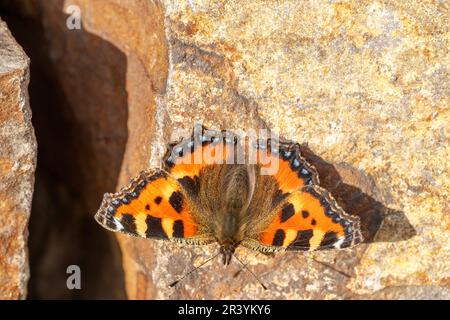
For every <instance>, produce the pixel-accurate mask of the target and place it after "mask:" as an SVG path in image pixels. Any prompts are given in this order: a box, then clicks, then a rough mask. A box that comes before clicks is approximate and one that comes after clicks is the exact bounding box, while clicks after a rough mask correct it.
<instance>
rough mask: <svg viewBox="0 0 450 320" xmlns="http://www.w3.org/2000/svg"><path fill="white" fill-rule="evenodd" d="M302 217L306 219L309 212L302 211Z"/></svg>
mask: <svg viewBox="0 0 450 320" xmlns="http://www.w3.org/2000/svg"><path fill="white" fill-rule="evenodd" d="M302 217H303V218H305V219H306V218H308V217H309V212H308V211H306V210H302Z"/></svg>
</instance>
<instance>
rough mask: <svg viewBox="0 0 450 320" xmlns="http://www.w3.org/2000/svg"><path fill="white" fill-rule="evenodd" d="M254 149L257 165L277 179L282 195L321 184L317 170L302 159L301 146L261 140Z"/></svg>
mask: <svg viewBox="0 0 450 320" xmlns="http://www.w3.org/2000/svg"><path fill="white" fill-rule="evenodd" d="M254 148H255V149H256V163H257V164H258V165H260V167H261V170H266V173H265V174H267V175H271V176H273V177H274V178H275V180H276V181H277V183H278V187H279V189H280V192H281V193H282V194H286V193H290V192H293V191H295V190H297V189H299V188H301V187H303V186H306V185H316V184H318V183H319V178H318V175H317V172H316V170H315V169H314V167H313V166H311V165H310V164H309V163H308V162H307V161H306V160H305V159H304V158H303V157H302V155H301V153H300V145H299V144H297V143H291V142H283V141H278V140H273V139H267V140H259V141H258V142H257V143H256V144H255V145H254ZM261 172H262V173H263V174H264V172H263V171H261Z"/></svg>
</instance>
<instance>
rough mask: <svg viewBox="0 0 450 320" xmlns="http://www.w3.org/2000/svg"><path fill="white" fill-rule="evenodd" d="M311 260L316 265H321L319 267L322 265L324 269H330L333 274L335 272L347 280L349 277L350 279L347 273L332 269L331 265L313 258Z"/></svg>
mask: <svg viewBox="0 0 450 320" xmlns="http://www.w3.org/2000/svg"><path fill="white" fill-rule="evenodd" d="M311 259H312V261H314V262H317V263H318V264H321V265H323V266H324V267H327V268H329V269H331V270H333V271H335V272H337V273H339V274H342V275H343V276H344V277H347V278H351V277H352V276H351V275H349V274H348V273H346V272H344V271H341V270H338V269H336V268H335V267H333V266H332V265H331V264H328V263H326V262H323V261H320V260H317V259H316V258H315V257H312V258H311Z"/></svg>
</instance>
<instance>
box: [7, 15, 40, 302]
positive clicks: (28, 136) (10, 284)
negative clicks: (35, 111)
mask: <svg viewBox="0 0 450 320" xmlns="http://www.w3.org/2000/svg"><path fill="white" fill-rule="evenodd" d="M29 66H30V62H29V59H28V57H27V55H26V54H25V53H24V52H23V50H22V48H21V47H20V46H19V45H18V44H17V42H16V41H15V40H14V38H13V37H12V35H11V33H10V32H9V30H8V27H7V26H6V24H5V23H4V22H3V21H2V20H0V300H3V299H24V298H25V297H26V294H27V282H28V278H29V268H28V247H27V239H28V220H29V217H30V210H31V199H32V196H33V188H34V171H35V167H36V139H35V136H34V130H33V126H32V124H31V110H30V106H29V101H28V82H29Z"/></svg>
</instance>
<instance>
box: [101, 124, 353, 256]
mask: <svg viewBox="0 0 450 320" xmlns="http://www.w3.org/2000/svg"><path fill="white" fill-rule="evenodd" d="M245 148H247V149H248V150H250V151H254V154H255V155H256V156H255V159H256V161H255V163H253V164H245V163H242V164H240V163H239V161H237V160H238V159H237V158H238V156H237V155H238V154H239V152H237V151H239V150H242V149H245ZM211 158H213V159H214V160H215V161H207V160H211ZM274 162H276V163H277V165H278V170H276V171H275V172H274V173H273V174H271V175H270V174H264V175H263V174H261V172H262V169H264V168H268V167H269V166H270V165H271V164H272V163H274ZM318 182H319V179H318V175H317V172H316V170H315V168H314V167H313V166H312V165H310V164H309V163H308V162H307V161H306V160H305V159H304V158H303V157H302V155H301V154H300V146H299V144H297V143H292V142H286V141H281V140H280V139H278V140H274V139H265V141H261V140H257V141H256V142H255V143H253V144H250V143H245V142H243V141H240V138H239V137H238V136H237V135H234V134H230V133H229V132H226V131H210V130H206V129H205V128H200V130H198V131H197V132H196V130H195V129H194V133H193V134H192V136H191V137H190V138H189V139H188V140H184V141H183V142H182V143H177V144H171V145H170V146H169V149H168V151H167V153H166V155H165V156H164V158H163V168H162V169H152V170H148V171H144V172H142V173H141V174H140V175H139V176H138V177H137V178H135V179H134V180H132V181H131V183H130V185H129V186H128V187H126V188H123V189H122V190H121V191H120V192H117V193H114V194H110V193H108V194H105V196H104V198H103V202H102V204H101V207H100V209H99V210H98V212H97V214H96V215H95V219H96V220H97V221H98V222H99V223H100V224H101V225H102V226H103V227H105V228H106V229H109V230H112V231H120V232H124V233H126V234H129V235H133V236H140V237H144V238H156V239H167V240H171V241H177V242H181V243H187V244H194V245H204V244H209V243H213V242H217V243H218V244H219V245H220V253H221V254H222V255H223V263H224V264H226V265H227V264H229V263H230V260H231V257H232V256H233V253H234V251H235V249H236V247H237V246H239V245H242V246H245V247H247V248H250V249H253V250H256V251H261V252H266V253H267V252H277V251H283V250H293V251H297V250H322V249H333V248H335V249H341V248H347V247H350V246H352V245H355V244H357V243H360V242H361V241H362V235H361V230H360V223H359V218H358V217H355V216H349V215H348V214H346V213H345V212H344V210H343V209H342V208H341V207H339V205H338V204H337V203H336V201H335V200H334V199H333V197H332V196H331V195H330V193H329V192H327V191H326V190H325V189H323V188H321V187H320V186H319V184H318Z"/></svg>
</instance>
